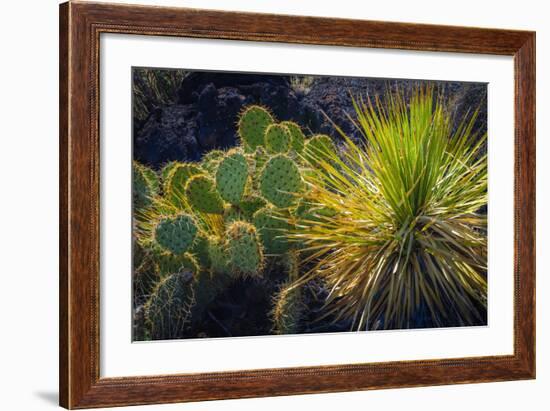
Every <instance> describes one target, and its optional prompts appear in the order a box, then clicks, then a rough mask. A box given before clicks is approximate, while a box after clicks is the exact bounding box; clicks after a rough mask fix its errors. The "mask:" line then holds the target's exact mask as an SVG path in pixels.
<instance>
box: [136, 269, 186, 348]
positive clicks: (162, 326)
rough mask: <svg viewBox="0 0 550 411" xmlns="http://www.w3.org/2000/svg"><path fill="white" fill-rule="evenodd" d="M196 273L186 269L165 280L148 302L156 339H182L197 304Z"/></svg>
mask: <svg viewBox="0 0 550 411" xmlns="http://www.w3.org/2000/svg"><path fill="white" fill-rule="evenodd" d="M192 281H193V276H192V274H191V273H190V272H187V271H184V272H180V273H175V274H172V275H170V276H168V277H166V278H165V279H163V280H161V281H160V282H159V283H158V285H157V286H156V287H155V289H154V291H153V293H152V294H151V297H150V298H149V300H148V301H147V303H146V304H145V318H146V321H147V324H148V325H149V329H150V336H151V338H152V339H153V340H163V339H172V338H182V337H183V336H184V332H185V327H186V326H187V324H188V323H189V321H190V315H191V306H192V305H193V303H194V295H193V287H192Z"/></svg>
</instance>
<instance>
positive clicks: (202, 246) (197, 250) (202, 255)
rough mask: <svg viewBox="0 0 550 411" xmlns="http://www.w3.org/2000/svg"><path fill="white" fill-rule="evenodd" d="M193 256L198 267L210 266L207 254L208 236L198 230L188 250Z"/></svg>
mask: <svg viewBox="0 0 550 411" xmlns="http://www.w3.org/2000/svg"><path fill="white" fill-rule="evenodd" d="M189 252H190V253H191V254H193V255H194V256H195V259H196V260H197V262H198V263H199V266H200V267H210V256H209V255H208V236H207V235H206V234H205V233H203V232H201V231H199V232H197V236H196V237H195V241H194V242H193V245H192V246H191V249H190V250H189Z"/></svg>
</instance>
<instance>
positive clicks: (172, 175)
mask: <svg viewBox="0 0 550 411" xmlns="http://www.w3.org/2000/svg"><path fill="white" fill-rule="evenodd" d="M203 173H204V171H202V170H201V169H200V167H198V166H197V165H195V164H191V163H175V164H172V165H171V166H170V169H169V170H167V176H166V178H165V180H164V186H163V188H164V193H165V196H166V198H167V199H168V200H169V201H170V202H171V203H172V204H174V205H176V206H177V207H178V208H180V209H182V208H184V202H185V200H184V197H185V186H186V184H187V182H188V181H189V180H190V179H191V177H193V176H196V175H200V174H203Z"/></svg>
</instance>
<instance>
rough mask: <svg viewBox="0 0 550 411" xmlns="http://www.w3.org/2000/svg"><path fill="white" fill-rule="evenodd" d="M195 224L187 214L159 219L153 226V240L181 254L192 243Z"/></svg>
mask: <svg viewBox="0 0 550 411" xmlns="http://www.w3.org/2000/svg"><path fill="white" fill-rule="evenodd" d="M196 234H197V226H196V225H195V222H194V221H193V218H192V217H191V216H189V215H187V214H181V215H179V216H176V217H170V218H165V219H162V220H160V222H159V223H158V224H157V226H156V228H155V240H156V242H157V243H158V244H159V245H160V246H161V247H162V248H164V249H165V250H168V251H170V252H171V253H173V254H182V253H184V252H185V251H187V249H188V248H189V247H190V246H191V244H193V241H194V239H195V235H196Z"/></svg>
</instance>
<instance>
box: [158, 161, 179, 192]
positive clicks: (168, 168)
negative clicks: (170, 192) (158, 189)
mask: <svg viewBox="0 0 550 411" xmlns="http://www.w3.org/2000/svg"><path fill="white" fill-rule="evenodd" d="M178 164H181V163H179V162H177V161H169V162H168V163H166V164H165V165H164V166H163V167H162V169H161V170H160V177H161V179H162V183H163V185H164V184H166V180H168V176H169V175H170V173H171V172H172V170H173V169H174V167H176V166H178ZM163 189H164V187H163Z"/></svg>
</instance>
